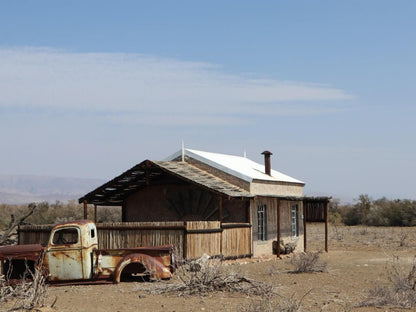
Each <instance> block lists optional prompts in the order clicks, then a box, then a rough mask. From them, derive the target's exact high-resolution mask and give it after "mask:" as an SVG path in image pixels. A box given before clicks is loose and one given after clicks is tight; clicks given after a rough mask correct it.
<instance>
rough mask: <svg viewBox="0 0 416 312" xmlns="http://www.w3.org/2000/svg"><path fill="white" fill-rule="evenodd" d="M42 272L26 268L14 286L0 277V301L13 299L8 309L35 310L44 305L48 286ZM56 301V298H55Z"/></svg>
mask: <svg viewBox="0 0 416 312" xmlns="http://www.w3.org/2000/svg"><path fill="white" fill-rule="evenodd" d="M45 281H46V278H45V275H44V274H43V272H42V271H41V270H39V269H35V271H34V272H31V271H30V270H26V272H25V276H24V277H23V278H22V280H20V281H19V282H18V283H16V284H15V285H14V286H11V285H9V284H8V283H7V282H6V280H5V278H4V276H1V277H0V303H6V302H10V301H14V303H13V304H12V307H11V308H10V309H9V310H8V311H17V310H28V311H31V310H36V309H39V308H42V307H44V306H45V301H46V299H47V297H48V288H47V285H46V283H45ZM55 301H56V300H55Z"/></svg>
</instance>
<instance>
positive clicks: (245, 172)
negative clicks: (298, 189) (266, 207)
mask: <svg viewBox="0 0 416 312" xmlns="http://www.w3.org/2000/svg"><path fill="white" fill-rule="evenodd" d="M184 153H185V155H186V156H188V157H191V158H193V159H195V160H198V161H200V162H202V163H205V164H207V165H209V166H211V167H214V168H216V169H219V170H221V171H224V172H226V173H228V174H231V175H233V176H236V177H238V178H240V179H242V180H244V181H247V182H252V181H253V180H255V179H256V180H264V181H276V182H289V183H302V184H305V183H304V182H302V181H300V180H297V179H295V178H292V177H290V176H288V175H286V174H284V173H281V172H279V171H276V170H273V169H272V170H271V175H270V176H269V175H268V174H266V173H264V165H262V164H258V163H256V162H254V161H252V160H250V159H248V158H246V157H241V156H233V155H225V154H218V153H210V152H203V151H197V150H192V149H184ZM181 155H182V150H180V151H178V152H176V153H175V154H173V155H171V156H169V157H168V158H167V159H166V160H174V159H175V158H178V157H180V156H181Z"/></svg>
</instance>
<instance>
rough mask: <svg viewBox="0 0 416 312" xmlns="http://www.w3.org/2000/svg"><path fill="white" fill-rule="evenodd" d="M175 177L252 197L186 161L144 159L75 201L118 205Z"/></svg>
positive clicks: (228, 193) (228, 194) (221, 192)
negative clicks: (143, 190) (133, 195)
mask: <svg viewBox="0 0 416 312" xmlns="http://www.w3.org/2000/svg"><path fill="white" fill-rule="evenodd" d="M169 177H176V178H178V179H180V180H182V181H185V182H188V183H192V184H195V185H198V186H200V187H202V188H205V189H207V190H209V191H211V192H214V193H217V194H218V195H220V196H226V197H233V198H237V197H239V198H244V197H253V196H252V195H251V194H250V193H249V192H248V191H246V190H244V189H241V188H239V187H237V186H235V185H233V184H231V183H228V182H226V181H224V180H222V179H220V178H218V177H216V176H214V175H212V174H210V173H208V172H206V171H203V170H201V169H199V168H197V167H195V166H192V165H190V164H188V163H186V162H179V161H150V160H145V161H143V162H141V163H140V164H138V165H136V166H134V167H133V168H131V169H129V170H127V171H126V172H124V173H122V174H121V175H119V176H118V177H115V178H114V179H112V180H111V181H109V182H107V183H105V184H103V185H102V186H100V187H98V188H96V189H95V190H93V191H92V192H90V193H88V194H86V195H84V196H83V197H81V198H80V199H79V202H80V203H82V202H84V201H86V202H87V203H88V204H94V205H102V206H121V205H122V204H123V202H124V201H125V199H126V198H127V197H128V196H129V195H131V194H132V193H134V192H136V191H138V190H140V189H141V188H144V187H145V186H147V185H155V184H162V183H164V182H163V181H165V183H166V181H169Z"/></svg>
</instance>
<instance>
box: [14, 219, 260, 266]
mask: <svg viewBox="0 0 416 312" xmlns="http://www.w3.org/2000/svg"><path fill="white" fill-rule="evenodd" d="M223 225H224V227H223V228H222V227H221V223H220V222H219V221H187V222H182V221H179V222H120V223H98V224H97V232H98V243H99V246H98V247H99V248H100V249H112V248H115V249H118V248H129V247H140V246H158V245H166V244H171V245H174V246H176V248H177V253H178V256H179V257H180V258H184V259H196V258H199V257H201V256H202V255H203V254H204V253H206V254H208V255H210V256H218V255H221V254H222V255H223V256H224V257H241V256H248V255H250V254H251V253H252V252H251V228H250V227H249V224H242V225H241V226H239V225H237V224H232V223H230V224H223ZM52 227H53V226H52V225H36V226H33V225H24V226H21V227H20V229H19V242H20V244H36V243H40V244H44V245H46V244H47V243H48V239H49V236H50V232H51V230H52Z"/></svg>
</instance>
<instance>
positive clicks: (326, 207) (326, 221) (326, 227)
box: [324, 201, 329, 252]
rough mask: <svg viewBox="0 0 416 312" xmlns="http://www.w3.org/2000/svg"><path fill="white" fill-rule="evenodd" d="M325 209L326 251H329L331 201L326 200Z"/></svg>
mask: <svg viewBox="0 0 416 312" xmlns="http://www.w3.org/2000/svg"><path fill="white" fill-rule="evenodd" d="M324 205H325V210H324V214H325V251H326V252H328V206H329V201H326V202H325V204H324Z"/></svg>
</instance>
